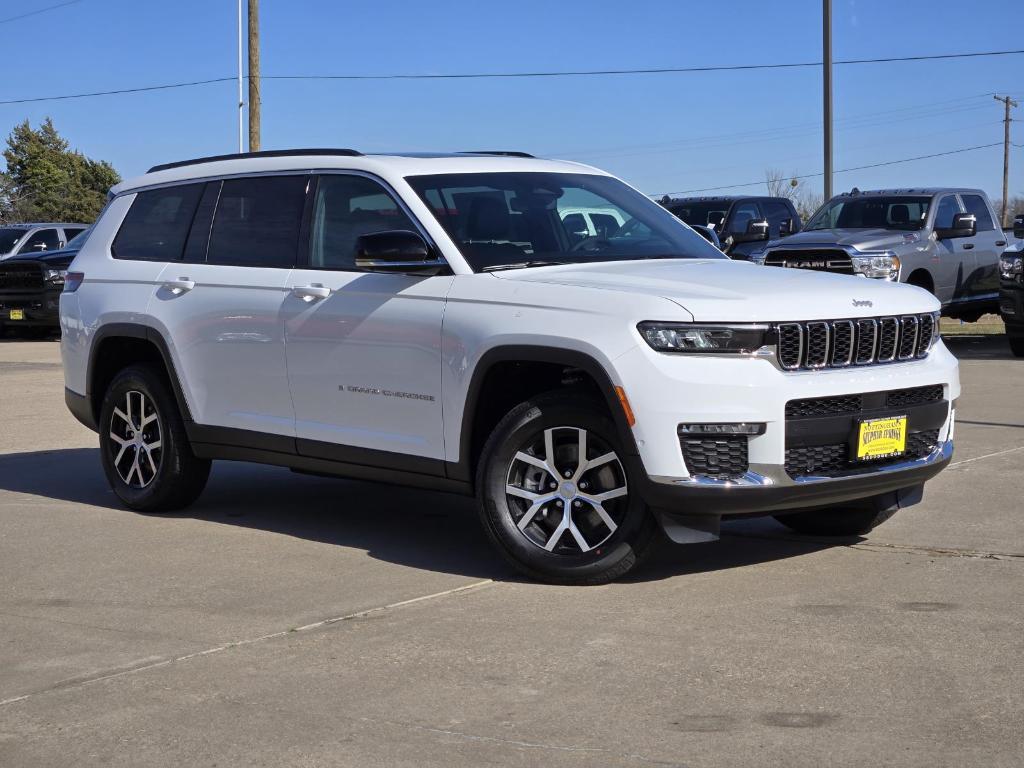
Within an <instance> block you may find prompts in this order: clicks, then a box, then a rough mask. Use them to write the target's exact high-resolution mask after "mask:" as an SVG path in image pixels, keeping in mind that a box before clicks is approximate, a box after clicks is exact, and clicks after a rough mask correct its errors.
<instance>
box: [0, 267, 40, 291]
mask: <svg viewBox="0 0 1024 768" xmlns="http://www.w3.org/2000/svg"><path fill="white" fill-rule="evenodd" d="M42 288H43V270H42V269H41V268H40V266H39V265H38V264H16V263H10V262H8V263H7V264H4V263H3V262H0V291H4V290H6V291H39V290H42Z"/></svg>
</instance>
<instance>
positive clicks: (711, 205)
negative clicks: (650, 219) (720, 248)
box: [666, 200, 731, 227]
mask: <svg viewBox="0 0 1024 768" xmlns="http://www.w3.org/2000/svg"><path fill="white" fill-rule="evenodd" d="M730 205H731V202H730V201H729V200H701V201H699V202H692V203H691V202H688V201H684V202H672V203H669V204H668V205H667V206H666V207H667V208H668V209H669V210H670V211H671V212H672V213H673V214H675V215H676V216H678V217H679V218H680V219H682V220H683V221H685V222H686V223H687V224H699V225H700V226H702V227H717V226H718V225H719V224H721V223H722V222H723V221H725V217H726V214H727V213H728V212H729V206H730Z"/></svg>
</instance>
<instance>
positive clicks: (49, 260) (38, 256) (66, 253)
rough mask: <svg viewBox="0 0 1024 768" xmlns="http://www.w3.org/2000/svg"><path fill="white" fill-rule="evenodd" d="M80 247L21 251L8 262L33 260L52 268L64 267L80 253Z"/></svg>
mask: <svg viewBox="0 0 1024 768" xmlns="http://www.w3.org/2000/svg"><path fill="white" fill-rule="evenodd" d="M79 250H80V249H78V248H61V249H60V250H59V251H44V252H42V253H19V254H18V255H17V256H12V257H11V258H9V259H7V260H6V261H7V262H8V263H12V264H13V263H15V262H17V263H22V262H26V261H31V262H34V263H36V264H44V265H46V266H48V267H51V268H52V269H64V268H65V267H67V266H68V265H69V264H70V263H71V262H72V261H74V259H75V256H77V255H78V251H79Z"/></svg>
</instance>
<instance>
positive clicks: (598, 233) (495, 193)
mask: <svg viewBox="0 0 1024 768" xmlns="http://www.w3.org/2000/svg"><path fill="white" fill-rule="evenodd" d="M407 181H408V182H409V184H410V185H411V186H412V188H413V189H414V190H416V192H417V194H419V196H420V197H421V198H422V199H423V201H424V202H425V203H426V204H427V205H428V206H429V207H430V208H431V210H432V211H433V212H434V215H435V216H436V217H437V220H438V221H439V222H440V223H441V226H443V227H444V228H445V231H446V232H447V233H448V234H449V236H451V238H452V240H453V241H454V242H455V243H456V245H458V246H459V250H460V251H461V252H462V255H463V256H464V257H465V258H466V261H467V262H469V265H470V266H471V267H472V268H473V269H474V270H475V271H477V272H480V271H482V270H490V269H503V268H511V267H517V266H541V265H542V264H552V263H554V264H586V263H591V262H598V261H629V260H633V259H653V258H671V259H724V258H726V256H725V255H724V254H723V253H722V252H721V251H719V250H718V249H717V248H715V247H714V246H712V245H710V244H709V243H708V242H707V240H705V239H704V238H703V237H701V236H700V235H698V234H697V233H696V232H694V231H693V230H692V229H689V228H688V227H686V226H684V225H683V224H682V223H680V222H679V220H678V219H676V218H675V217H674V216H673V215H672V214H671V213H669V212H668V211H666V210H665V209H664V208H662V207H661V206H660V205H658V204H657V203H655V202H653V201H652V200H650V199H648V198H647V197H644V196H643V195H641V194H640V193H639V192H637V191H636V190H634V189H631V188H630V187H628V186H627V185H625V184H623V183H622V182H621V181H619V180H617V179H613V178H612V177H610V176H594V175H589V174H570V173H459V174H439V175H434V176H412V177H409V178H408V179H407Z"/></svg>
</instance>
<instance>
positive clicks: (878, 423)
mask: <svg viewBox="0 0 1024 768" xmlns="http://www.w3.org/2000/svg"><path fill="white" fill-rule="evenodd" d="M906 450H907V417H906V416H888V417H886V418H884V419H865V420H864V421H862V422H861V423H860V431H859V432H858V433H857V459H858V460H859V461H868V460H870V459H887V458H889V457H890V456H900V455H902V454H903V453H905V452H906Z"/></svg>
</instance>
